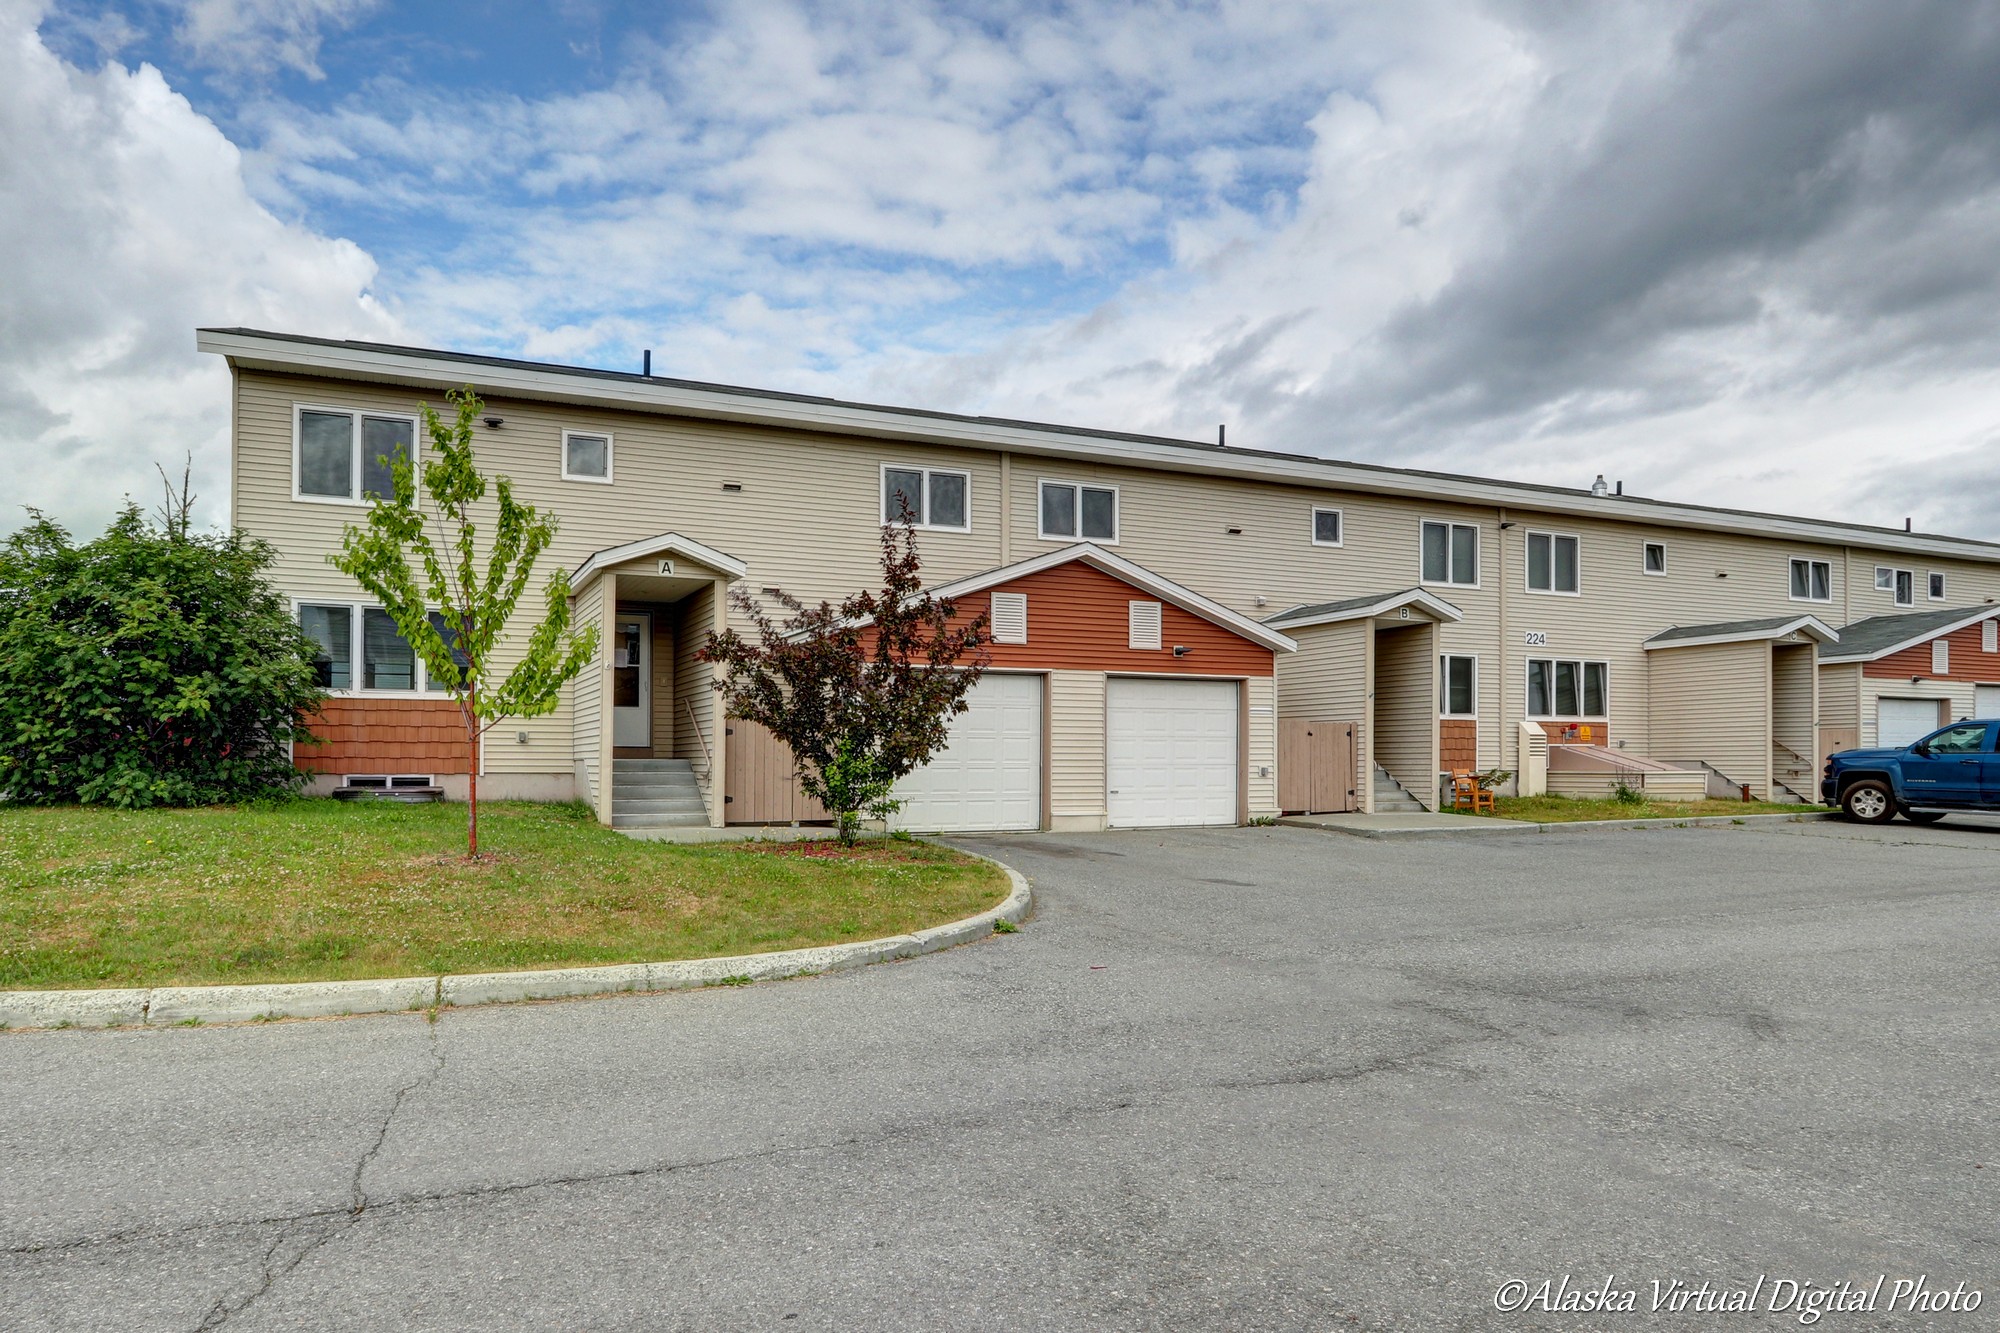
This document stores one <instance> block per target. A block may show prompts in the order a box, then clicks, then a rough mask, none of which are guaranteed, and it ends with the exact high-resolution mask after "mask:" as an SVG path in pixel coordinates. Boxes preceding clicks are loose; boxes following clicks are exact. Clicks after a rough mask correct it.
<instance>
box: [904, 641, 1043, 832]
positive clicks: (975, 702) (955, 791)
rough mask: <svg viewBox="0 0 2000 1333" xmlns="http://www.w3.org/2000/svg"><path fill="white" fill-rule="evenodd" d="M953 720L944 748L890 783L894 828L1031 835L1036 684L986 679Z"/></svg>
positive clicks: (1038, 786) (1035, 820)
mask: <svg viewBox="0 0 2000 1333" xmlns="http://www.w3.org/2000/svg"><path fill="white" fill-rule="evenodd" d="M966 701H967V702H968V703H970V704H971V705H972V707H971V709H970V710H969V711H967V712H964V713H960V714H959V715H958V716H957V717H955V718H953V719H952V720H951V731H950V739H949V740H948V741H947V742H946V744H945V748H944V749H943V750H942V751H940V752H939V753H938V754H936V755H935V756H933V757H932V759H931V761H930V763H928V764H926V765H924V766H923V767H922V768H920V769H918V770H917V771H916V772H914V773H912V774H910V776H908V777H906V778H904V779H903V780H902V781H901V782H900V783H898V784H896V795H897V796H898V797H900V798H901V799H902V800H903V801H904V802H906V804H905V805H904V806H903V808H902V809H901V810H898V811H897V812H896V817H895V820H894V821H893V822H894V824H895V826H896V827H897V828H906V829H914V830H917V831H919V832H926V833H934V832H938V831H940V830H944V829H954V830H968V831H969V830H974V829H1033V828H1040V827H1041V825H1042V678H1041V677H1040V676H1009V675H1001V674H997V673H991V672H989V673H988V674H986V675H984V676H981V677H980V678H979V683H978V684H977V685H975V686H973V687H972V693H971V694H969V695H967V696H966Z"/></svg>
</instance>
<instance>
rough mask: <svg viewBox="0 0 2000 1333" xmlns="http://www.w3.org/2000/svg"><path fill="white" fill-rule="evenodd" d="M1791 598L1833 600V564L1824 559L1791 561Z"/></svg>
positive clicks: (1798, 600) (1798, 599)
mask: <svg viewBox="0 0 2000 1333" xmlns="http://www.w3.org/2000/svg"><path fill="white" fill-rule="evenodd" d="M1792 600H1793V601H1795V602H1830V601H1832V600H1833V566H1832V565H1830V564H1828V563H1827V562H1826V561H1824V560H1794V561H1792Z"/></svg>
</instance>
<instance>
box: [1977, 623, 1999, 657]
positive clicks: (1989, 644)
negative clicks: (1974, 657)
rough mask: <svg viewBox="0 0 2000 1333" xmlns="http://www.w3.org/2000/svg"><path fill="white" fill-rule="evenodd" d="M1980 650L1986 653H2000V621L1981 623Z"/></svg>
mask: <svg viewBox="0 0 2000 1333" xmlns="http://www.w3.org/2000/svg"><path fill="white" fill-rule="evenodd" d="M1979 650H1980V651H1981V652H1985V653H2000V620H1984V621H1981V622H1980V624H1979Z"/></svg>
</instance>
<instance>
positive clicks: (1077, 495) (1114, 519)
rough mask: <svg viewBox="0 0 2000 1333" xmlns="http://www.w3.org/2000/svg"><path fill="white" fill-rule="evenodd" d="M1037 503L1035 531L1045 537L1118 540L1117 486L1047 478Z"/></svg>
mask: <svg viewBox="0 0 2000 1333" xmlns="http://www.w3.org/2000/svg"><path fill="white" fill-rule="evenodd" d="M1038 493H1039V497H1040V500H1039V503H1038V504H1037V505H1036V510H1037V523H1038V525H1039V526H1038V528H1037V532H1036V535H1037V536H1039V537H1040V538H1041V539H1042V540H1043V541H1076V540H1078V539H1081V540H1083V541H1087V542H1102V543H1103V544H1105V545H1107V546H1116V545H1117V544H1118V488H1117V487H1116V486H1086V485H1083V484H1082V483H1080V482H1074V481H1044V482H1042V483H1041V485H1040V487H1039V491H1038Z"/></svg>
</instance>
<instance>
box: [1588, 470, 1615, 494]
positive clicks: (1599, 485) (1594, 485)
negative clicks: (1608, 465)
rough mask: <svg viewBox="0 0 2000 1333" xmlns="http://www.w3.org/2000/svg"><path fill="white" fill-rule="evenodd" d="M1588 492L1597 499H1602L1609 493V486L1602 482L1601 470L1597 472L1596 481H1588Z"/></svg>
mask: <svg viewBox="0 0 2000 1333" xmlns="http://www.w3.org/2000/svg"><path fill="white" fill-rule="evenodd" d="M1590 493H1591V494H1592V495H1595V496H1597V497H1598V498H1599V499H1603V498H1604V497H1605V496H1607V495H1609V494H1611V488H1610V487H1609V486H1606V485H1605V484H1604V474H1603V473H1602V472H1600V473H1598V474H1597V480H1596V481H1593V482H1591V483H1590Z"/></svg>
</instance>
